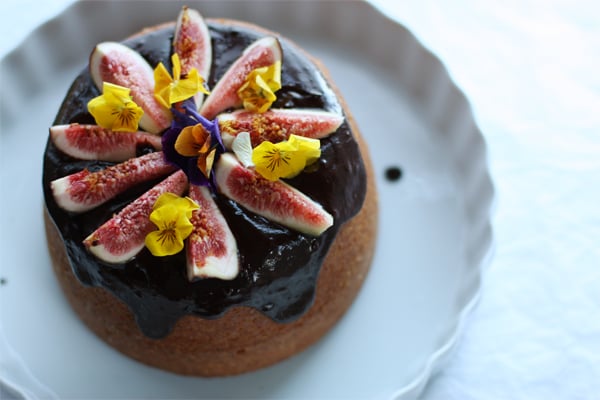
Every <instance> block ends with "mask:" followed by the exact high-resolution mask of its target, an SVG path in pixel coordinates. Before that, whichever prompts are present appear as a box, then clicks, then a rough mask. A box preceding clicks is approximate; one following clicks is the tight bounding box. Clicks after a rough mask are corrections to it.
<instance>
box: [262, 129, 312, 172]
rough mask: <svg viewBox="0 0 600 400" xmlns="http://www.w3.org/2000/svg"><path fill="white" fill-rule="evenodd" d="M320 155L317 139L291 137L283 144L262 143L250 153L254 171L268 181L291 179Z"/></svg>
mask: <svg viewBox="0 0 600 400" xmlns="http://www.w3.org/2000/svg"><path fill="white" fill-rule="evenodd" d="M320 155H321V144H320V142H319V140H318V139H310V138H305V137H301V136H296V135H291V136H290V138H289V139H288V140H286V141H284V142H279V143H275V144H274V143H271V142H269V141H265V142H262V143H261V144H259V145H258V146H256V147H255V148H254V150H253V151H252V162H253V163H254V166H255V168H256V171H257V172H258V173H259V174H261V175H262V176H264V177H265V178H267V179H268V180H270V181H276V180H277V179H279V178H293V177H295V176H296V175H298V174H299V173H300V172H302V170H304V168H305V167H306V166H307V165H310V164H312V163H314V162H315V161H316V160H317V159H318V158H319V157H320Z"/></svg>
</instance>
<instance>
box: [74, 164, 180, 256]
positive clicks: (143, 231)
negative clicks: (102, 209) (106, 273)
mask: <svg viewBox="0 0 600 400" xmlns="http://www.w3.org/2000/svg"><path fill="white" fill-rule="evenodd" d="M187 185H188V181H187V178H186V176H185V174H184V173H183V172H182V171H177V172H175V173H174V174H172V175H170V176H169V177H168V178H166V179H165V180H164V181H162V182H161V183H159V184H158V185H156V186H154V187H153V188H152V189H150V190H149V191H147V192H146V193H144V194H143V195H141V196H140V197H138V198H137V199H136V200H134V201H133V202H132V203H130V204H129V205H127V206H126V207H125V208H123V209H122V210H121V211H120V212H119V213H117V214H116V215H115V216H114V217H112V218H111V219H109V220H108V221H106V222H105V223H104V224H102V225H101V226H100V227H99V228H98V229H96V230H95V231H94V232H92V233H91V234H90V235H89V236H88V237H87V238H86V239H85V240H84V241H83V244H84V245H85V247H86V248H87V249H88V250H89V251H90V253H92V254H93V255H95V256H96V257H97V258H99V259H100V260H102V261H105V262H107V263H112V264H117V263H123V262H126V261H128V260H130V259H131V258H133V257H134V256H135V255H136V254H137V253H139V252H140V250H142V249H143V248H144V245H145V242H144V240H145V239H146V235H147V234H149V233H150V232H152V231H153V230H155V229H156V225H154V223H152V221H150V219H149V218H150V213H151V212H152V208H153V207H154V203H155V202H156V199H158V197H159V196H160V195H161V194H163V193H165V192H171V193H174V194H176V195H178V196H181V195H182V194H183V192H184V191H185V190H186V188H187Z"/></svg>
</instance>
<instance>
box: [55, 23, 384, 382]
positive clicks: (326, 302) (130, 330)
mask: <svg viewBox="0 0 600 400" xmlns="http://www.w3.org/2000/svg"><path fill="white" fill-rule="evenodd" d="M209 21H210V20H209ZM213 21H216V22H219V23H222V24H228V25H236V26H242V27H246V28H250V29H253V30H256V31H258V32H263V33H265V34H270V35H275V36H278V37H281V35H279V34H277V33H274V32H271V31H267V30H265V29H263V28H260V27H257V26H255V25H251V24H248V23H243V22H239V21H232V20H227V19H218V20H213ZM162 26H164V25H162ZM158 28H159V27H158V26H157V27H154V28H147V29H145V30H144V31H143V33H146V32H149V31H150V30H153V29H158ZM288 41H289V39H288ZM298 50H299V51H302V50H301V49H299V48H298ZM302 52H303V51H302ZM304 54H306V55H307V57H309V58H310V59H311V60H312V61H313V62H314V63H315V65H317V67H318V68H319V69H320V70H321V72H322V73H323V75H324V76H325V78H326V80H327V82H328V84H329V85H330V86H331V87H332V88H333V90H334V91H335V93H336V95H337V96H338V99H339V100H340V103H341V104H342V107H343V109H344V112H345V114H346V117H347V121H348V123H349V125H350V127H351V129H352V132H353V134H354V137H355V139H356V140H357V142H358V144H359V148H360V151H361V154H362V157H363V160H364V163H365V168H366V173H367V192H366V198H365V202H364V204H363V206H362V208H361V210H360V212H359V213H358V214H357V215H356V216H355V217H354V218H352V219H351V220H350V221H348V222H347V223H346V224H345V225H344V226H343V227H342V228H341V229H340V232H339V233H338V235H337V237H336V239H335V240H334V242H333V244H332V246H331V248H330V250H329V253H328V254H327V256H326V258H325V260H324V263H323V266H322V268H321V272H320V274H319V278H318V282H317V287H316V294H315V300H314V304H313V305H312V306H311V307H310V309H309V310H308V311H307V312H306V313H305V314H304V315H303V316H301V317H300V318H299V319H298V320H296V321H294V322H291V323H278V322H274V321H273V320H271V319H270V318H268V317H266V316H264V315H263V314H261V313H260V312H259V311H257V310H255V309H253V308H250V307H243V306H238V307H233V308H231V309H230V310H229V311H227V312H226V313H225V314H224V315H223V316H222V317H220V318H216V319H204V318H201V317H197V316H185V317H183V318H181V319H180V320H179V321H178V322H177V324H176V325H175V327H174V328H173V331H172V332H171V333H170V334H169V335H168V336H167V337H165V338H163V339H151V338H148V337H146V336H145V335H144V334H143V333H141V332H140V330H139V328H138V327H137V325H136V322H135V321H134V317H133V314H132V313H131V312H130V311H129V309H128V308H127V306H126V305H125V304H124V303H123V302H121V301H120V300H119V299H118V298H116V297H115V296H114V295H112V294H111V293H109V292H108V291H106V290H105V289H103V288H96V287H86V286H83V285H82V284H81V283H80V282H79V280H78V279H77V278H76V277H75V275H74V274H73V271H72V269H71V266H70V265H69V261H68V258H67V255H66V250H65V245H64V243H63V241H62V239H61V237H60V234H59V232H58V230H57V228H56V227H55V225H54V223H53V222H52V221H51V219H50V217H49V215H48V213H47V211H46V210H45V212H44V220H45V226H46V236H47V240H48V249H49V251H50V255H51V259H52V264H53V268H54V271H55V274H56V277H57V279H58V282H59V283H60V286H61V287H62V290H63V291H64V293H65V295H66V297H67V299H68V301H69V303H70V304H71V306H72V308H73V309H74V310H75V312H76V313H77V315H78V316H79V317H80V318H81V320H83V321H84V322H85V324H86V325H87V326H88V327H89V328H90V329H91V330H92V331H93V332H94V333H96V335H98V336H99V337H100V338H101V339H103V340H104V341H105V342H106V343H108V344H109V345H110V346H112V347H114V348H115V349H117V350H119V351H120V352H122V353H124V354H126V355H128V356H130V357H132V358H134V359H136V360H138V361H141V362H143V363H145V364H148V365H151V366H154V367H158V368H161V369H165V370H168V371H171V372H175V373H179V374H184V375H197V376H225V375H233V374H240V373H243V372H248V371H252V370H256V369H259V368H262V367H266V366H268V365H271V364H274V363H276V362H278V361H280V360H283V359H285V358H288V357H290V356H292V355H294V354H296V353H298V352H300V351H301V350H303V349H305V348H306V347H308V346H309V345H311V344H312V343H314V342H316V341H317V340H318V339H319V338H321V337H322V336H323V335H324V334H325V333H326V332H327V331H328V330H329V329H330V328H331V327H333V325H334V324H335V323H336V322H337V321H338V320H339V319H340V318H341V317H342V315H343V314H344V313H345V311H346V310H347V309H348V307H349V306H350V304H351V303H352V301H353V300H354V298H355V297H356V295H357V294H358V291H359V290H360V287H361V285H362V284H363V281H364V279H365V277H366V275H367V272H368V270H369V267H370V265H371V261H372V258H373V253H374V248H375V240H376V236H377V215H378V211H377V194H376V188H375V184H374V182H375V180H374V174H373V167H372V165H371V161H370V158H369V155H368V149H367V145H366V143H365V141H364V140H363V138H362V137H361V135H360V133H359V130H358V127H357V125H356V123H355V121H354V119H353V117H352V115H351V113H350V111H349V110H348V108H347V105H346V103H345V102H344V100H343V98H342V97H341V95H340V93H339V91H338V89H337V88H336V87H335V86H334V85H333V83H332V81H331V79H330V75H329V73H328V72H327V70H326V69H325V68H324V67H323V65H322V64H321V63H320V62H319V60H316V59H315V58H314V57H312V56H310V55H309V54H307V53H306V52H304Z"/></svg>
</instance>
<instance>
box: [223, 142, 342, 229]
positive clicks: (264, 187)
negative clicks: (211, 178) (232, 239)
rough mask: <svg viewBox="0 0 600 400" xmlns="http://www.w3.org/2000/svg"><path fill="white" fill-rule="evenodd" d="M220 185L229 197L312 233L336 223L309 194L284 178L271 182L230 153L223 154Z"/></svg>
mask: <svg viewBox="0 0 600 400" xmlns="http://www.w3.org/2000/svg"><path fill="white" fill-rule="evenodd" d="M215 176H216V181H217V187H218V189H219V190H220V191H221V192H222V193H223V194H224V195H225V196H227V197H228V198H230V199H232V200H234V201H236V202H237V203H239V204H240V205H242V206H243V207H245V208H246V209H248V210H250V211H251V212H253V213H255V214H258V215H261V216H263V217H265V218H267V219H268V220H270V221H273V222H277V223H279V224H281V225H283V226H286V227H288V228H291V229H294V230H297V231H299V232H302V233H305V234H307V235H311V236H319V235H320V234H321V233H323V232H324V231H325V230H326V229H327V228H329V227H330V226H331V225H333V216H331V214H329V213H328V212H327V211H325V210H324V209H323V207H322V206H321V205H320V204H318V203H316V202H315V201H313V200H312V199H310V198H309V197H308V196H306V195H305V194H303V193H302V192H300V191H299V190H297V189H295V188H293V187H292V186H290V185H288V184H287V183H285V182H282V181H281V180H277V181H269V180H267V179H266V178H263V177H262V176H261V175H260V174H258V173H257V172H256V171H255V170H254V169H252V168H246V167H244V166H243V165H242V164H240V163H239V162H238V160H237V159H236V158H235V157H234V156H233V155H231V153H225V154H223V155H221V157H220V158H219V161H218V163H217V168H216V171H215Z"/></svg>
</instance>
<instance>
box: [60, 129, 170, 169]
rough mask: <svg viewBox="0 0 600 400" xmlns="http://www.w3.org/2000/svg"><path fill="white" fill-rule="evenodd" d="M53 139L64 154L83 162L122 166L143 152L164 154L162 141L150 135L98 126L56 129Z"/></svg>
mask: <svg viewBox="0 0 600 400" xmlns="http://www.w3.org/2000/svg"><path fill="white" fill-rule="evenodd" d="M50 138H51V139H52V142H53V143H54V145H55V146H56V147H57V148H58V149H59V150H60V151H62V152H63V153H65V154H68V155H70V156H71V157H75V158H79V159H81V160H100V161H111V162H121V161H125V160H129V159H130V158H134V157H135V156H136V153H137V150H138V149H139V148H145V147H149V148H151V149H154V150H161V149H162V144H161V139H160V137H159V136H157V135H152V134H150V133H146V132H118V131H113V130H110V129H106V128H103V127H101V126H98V125H79V124H70V125H55V126H53V127H51V128H50Z"/></svg>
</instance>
